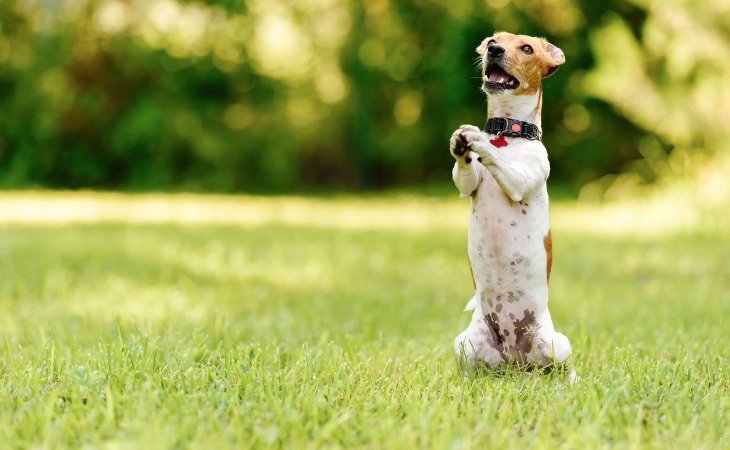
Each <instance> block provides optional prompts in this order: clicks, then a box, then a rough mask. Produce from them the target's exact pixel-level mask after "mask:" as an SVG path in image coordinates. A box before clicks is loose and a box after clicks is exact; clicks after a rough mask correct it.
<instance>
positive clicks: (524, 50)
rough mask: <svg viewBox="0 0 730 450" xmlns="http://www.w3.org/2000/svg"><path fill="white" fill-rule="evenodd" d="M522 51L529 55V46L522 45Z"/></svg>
mask: <svg viewBox="0 0 730 450" xmlns="http://www.w3.org/2000/svg"><path fill="white" fill-rule="evenodd" d="M522 51H523V52H525V53H527V54H528V55H529V54H530V53H532V47H530V46H529V45H523V46H522Z"/></svg>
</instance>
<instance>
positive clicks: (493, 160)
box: [449, 32, 576, 384]
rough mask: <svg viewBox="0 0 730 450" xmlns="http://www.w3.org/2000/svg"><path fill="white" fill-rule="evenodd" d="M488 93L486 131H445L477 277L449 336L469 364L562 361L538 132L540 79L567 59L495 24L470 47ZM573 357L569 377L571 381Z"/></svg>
mask: <svg viewBox="0 0 730 450" xmlns="http://www.w3.org/2000/svg"><path fill="white" fill-rule="evenodd" d="M476 51H477V53H478V54H479V56H480V58H481V66H482V80H483V84H482V90H483V91H484V92H485V93H486V94H487V98H488V120H487V125H486V127H485V129H484V131H482V130H480V129H479V128H477V127H475V126H472V125H462V126H461V127H460V128H459V129H458V130H456V131H455V132H454V133H453V135H452V136H451V140H450V146H449V147H450V148H449V150H450V152H451V155H452V156H453V157H454V158H455V159H456V163H455V164H454V169H453V173H452V175H453V179H454V183H455V184H456V187H457V188H458V190H459V192H460V194H461V197H462V198H466V197H469V198H471V214H470V216H469V224H468V253H469V262H470V265H471V270H472V278H473V280H474V285H475V294H474V297H472V299H471V300H470V301H469V303H468V304H467V308H466V310H465V311H469V310H473V311H474V312H473V315H472V319H471V323H470V324H469V326H468V327H467V328H466V330H464V332H462V333H461V334H459V335H458V336H457V337H456V339H455V341H454V350H455V351H456V354H457V357H458V358H460V360H461V361H462V362H463V363H465V364H466V366H467V368H468V369H469V370H473V369H475V368H476V367H477V366H479V365H482V364H486V366H487V367H495V366H499V365H501V364H519V365H523V364H524V365H527V366H528V367H535V366H537V367H548V366H553V365H562V364H565V363H566V362H567V361H568V359H569V358H570V357H571V355H572V350H571V346H570V341H569V340H568V338H567V337H565V336H564V335H563V334H561V333H558V332H557V331H555V327H554V326H553V321H552V318H551V317H550V311H548V282H549V280H550V271H551V266H552V238H551V234H550V222H549V217H548V206H549V205H548V194H547V187H546V181H547V178H548V175H549V173H550V164H549V162H548V154H547V150H546V149H545V146H544V145H543V144H542V142H541V137H542V127H541V110H542V79H543V78H545V77H548V76H550V75H552V74H553V73H554V72H555V71H556V70H557V69H558V67H559V66H560V65H561V64H563V63H564V62H565V55H564V54H563V52H562V50H560V49H559V48H558V47H556V46H554V45H552V44H550V43H549V42H548V41H546V40H545V39H542V38H535V37H530V36H524V35H514V34H510V33H505V32H499V33H496V34H494V35H493V36H491V37H488V38H486V39H484V41H483V42H482V43H481V44H480V45H479V46H478V47H477V49H476ZM575 380H576V376H575V370H574V369H572V367H571V372H570V374H569V380H568V381H569V383H570V384H572V383H573V382H575Z"/></svg>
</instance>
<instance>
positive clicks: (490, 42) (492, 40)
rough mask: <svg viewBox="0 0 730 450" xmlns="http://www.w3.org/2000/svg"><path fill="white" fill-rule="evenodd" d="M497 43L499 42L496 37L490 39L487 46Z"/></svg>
mask: <svg viewBox="0 0 730 450" xmlns="http://www.w3.org/2000/svg"><path fill="white" fill-rule="evenodd" d="M496 43H497V41H495V40H494V39H490V40H489V41H488V42H487V47H490V46H492V45H494V44H496Z"/></svg>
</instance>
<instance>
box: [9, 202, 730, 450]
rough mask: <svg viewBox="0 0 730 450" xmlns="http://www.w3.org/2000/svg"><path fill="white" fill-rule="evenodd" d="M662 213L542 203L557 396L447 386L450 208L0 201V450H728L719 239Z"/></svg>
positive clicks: (459, 242) (726, 304)
mask: <svg viewBox="0 0 730 450" xmlns="http://www.w3.org/2000/svg"><path fill="white" fill-rule="evenodd" d="M674 206H676V204H675V205H674ZM674 206H673V205H672V204H671V203H666V204H664V206H663V204H662V203H661V202H658V203H653V204H644V206H642V205H638V206H636V205H631V204H629V203H625V204H623V205H610V206H609V207H598V206H590V207H588V206H585V205H575V204H561V203H556V204H554V205H553V208H552V219H553V239H554V253H555V261H554V266H553V276H552V278H551V287H550V293H551V303H550V309H551V312H552V315H553V319H554V321H555V324H556V327H557V329H558V330H559V331H561V332H563V333H565V334H566V335H567V336H568V337H569V338H570V339H571V342H572V345H573V348H574V355H573V360H574V362H575V366H576V369H577V370H578V372H579V375H580V376H581V382H580V383H579V384H578V385H576V386H573V387H569V386H567V385H566V383H565V377H564V376H562V375H561V374H560V373H551V374H541V373H538V372H525V371H524V370H511V369H505V370H499V371H495V372H488V373H485V374H482V375H480V376H475V377H466V378H465V377H464V376H463V374H461V373H460V372H459V371H458V370H457V369H456V361H455V358H454V355H453V354H452V342H453V338H454V337H455V336H456V334H458V333H459V332H460V331H461V330H462V329H463V328H464V327H466V325H467V322H468V319H469V316H468V315H467V314H464V313H462V312H461V310H462V309H463V307H464V304H465V303H466V301H467V300H468V298H469V297H470V296H471V292H470V291H471V289H472V285H471V278H470V275H469V268H468V263H467V259H466V214H467V212H468V207H467V202H466V201H465V200H459V199H456V198H453V199H452V198H423V197H418V196H381V197H376V198H370V199H366V198H356V197H343V198H292V197H281V198H264V197H257V198H251V197H222V196H221V197H217V196H212V197H208V196H167V195H142V196H124V195H117V194H113V195H112V194H93V193H78V194H67V193H63V194H43V193H33V194H26V193H5V194H2V195H0V215H1V216H2V219H0V274H1V276H2V283H0V330H2V332H3V333H2V338H3V342H2V344H1V345H0V423H2V424H3V425H2V426H0V442H2V443H7V444H6V446H9V447H19V448H27V447H33V446H36V447H41V448H43V447H48V448H63V447H72V448H78V447H81V446H89V447H107V446H108V447H133V448H138V447H139V448H169V447H206V448H242V447H243V448H248V447H255V448H261V447H291V448H323V447H375V448H415V447H422V448H474V447H490V448H491V447H495V446H497V447H499V446H503V447H505V448H522V447H527V446H530V447H537V448H559V447H566V448H575V447H587V448H596V447H613V446H618V447H628V448H646V447H652V448H653V447H661V448H723V447H726V446H727V445H728V439H729V436H728V431H727V430H728V429H729V426H728V425H730V424H729V423H728V419H727V416H726V413H727V411H728V408H730V395H728V391H729V390H730V374H729V373H728V371H727V362H728V357H730V352H729V351H728V348H727V343H726V336H727V333H726V329H727V328H728V319H727V317H730V297H729V296H728V292H730V230H728V229H726V228H724V227H721V226H719V225H718V224H719V223H720V222H719V219H718V217H721V216H722V215H721V213H720V212H717V211H710V212H708V211H701V210H697V211H696V214H698V216H699V217H702V218H703V219H702V220H693V221H684V220H683V219H682V220H677V221H674V222H672V220H671V217H672V216H671V214H669V213H668V212H669V211H672V209H673V208H674ZM21 207H22V208H21ZM25 208H27V209H25ZM652 208H655V209H652ZM662 208H664V209H662ZM655 210H658V211H664V212H665V213H667V215H666V216H663V217H664V218H663V219H662V220H655V221H652V220H649V219H647V218H646V217H649V218H650V217H651V215H652V212H653V211H655ZM713 215H714V217H715V218H714V219H713ZM704 218H708V220H705V219H704Z"/></svg>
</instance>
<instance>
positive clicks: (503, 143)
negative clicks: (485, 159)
mask: <svg viewBox="0 0 730 450" xmlns="http://www.w3.org/2000/svg"><path fill="white" fill-rule="evenodd" d="M489 143H490V144H492V145H493V146H495V147H497V148H499V147H506V146H507V139H505V138H504V136H502V135H500V136H499V137H498V138H497V139H490V140H489Z"/></svg>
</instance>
